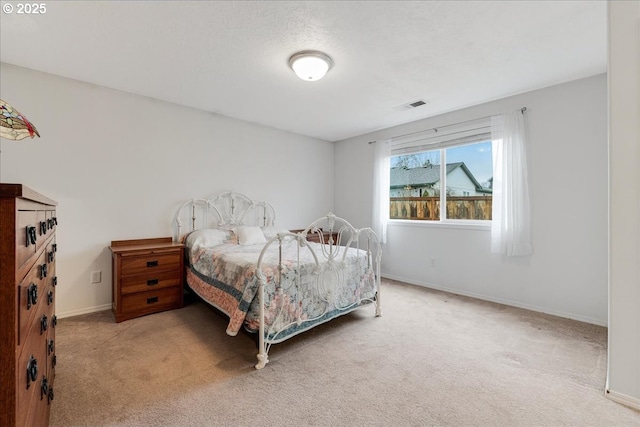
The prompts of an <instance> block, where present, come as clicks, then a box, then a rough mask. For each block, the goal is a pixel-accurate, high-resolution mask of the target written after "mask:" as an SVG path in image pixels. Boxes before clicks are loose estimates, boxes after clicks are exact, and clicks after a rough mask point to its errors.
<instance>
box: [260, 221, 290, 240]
mask: <svg viewBox="0 0 640 427" xmlns="http://www.w3.org/2000/svg"><path fill="white" fill-rule="evenodd" d="M262 232H263V233H264V238H265V239H267V240H270V239H272V238H274V237H276V234H278V233H288V232H289V230H287V229H286V228H282V227H276V226H275V225H269V226H266V227H262Z"/></svg>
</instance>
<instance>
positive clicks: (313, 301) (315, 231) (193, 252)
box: [174, 192, 381, 369]
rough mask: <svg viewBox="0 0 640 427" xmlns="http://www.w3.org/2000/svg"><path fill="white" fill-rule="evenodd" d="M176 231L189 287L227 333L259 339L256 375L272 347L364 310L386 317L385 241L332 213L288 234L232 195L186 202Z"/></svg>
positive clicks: (266, 212) (268, 210)
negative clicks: (221, 318)
mask: <svg viewBox="0 0 640 427" xmlns="http://www.w3.org/2000/svg"><path fill="white" fill-rule="evenodd" d="M185 223H186V224H188V225H185ZM174 226H175V236H174V238H175V240H178V241H183V242H184V243H185V247H186V249H185V269H186V272H185V276H186V284H187V286H188V287H189V288H190V289H191V291H193V292H194V293H195V294H196V295H198V296H199V297H200V298H201V299H202V300H203V301H205V302H206V303H208V304H210V305H211V306H213V307H215V308H216V309H218V310H219V311H221V312H223V313H224V314H226V315H227V316H228V318H229V323H228V325H227V330H226V332H227V334H228V335H231V336H235V335H236V334H237V333H238V332H239V331H240V330H241V329H244V330H246V331H248V332H250V333H255V334H257V340H256V341H257V343H258V356H257V357H258V363H257V364H256V365H255V367H256V369H262V368H263V367H264V366H265V365H266V364H267V363H268V362H269V359H268V353H269V350H270V348H271V346H272V345H273V344H277V343H280V342H282V341H284V340H286V339H288V338H291V337H293V336H295V335H297V334H299V333H302V332H304V331H307V330H309V329H311V328H313V327H315V326H317V325H320V324H322V323H325V322H328V321H330V320H331V319H334V318H336V317H338V316H342V315H344V314H347V313H349V312H351V311H353V310H356V309H358V308H360V307H361V306H365V305H371V306H373V307H375V316H377V317H378V316H380V315H381V310H380V257H381V250H380V242H379V240H378V237H377V236H376V234H375V233H374V232H373V230H371V229H370V228H361V229H356V228H354V227H353V226H352V225H351V224H350V223H349V222H348V221H346V220H345V219H343V218H340V217H337V216H335V215H334V214H332V213H329V214H327V215H326V216H324V217H322V218H319V219H317V220H316V221H313V222H312V223H311V224H310V225H309V226H308V227H307V228H306V229H304V230H303V231H301V232H298V233H294V232H290V231H288V230H286V229H284V228H281V227H278V226H277V225H276V221H275V211H274V209H273V207H272V206H271V205H270V204H269V203H267V202H254V201H253V200H251V199H250V198H249V197H247V196H246V195H244V194H241V193H234V192H226V193H222V194H219V195H216V196H214V197H211V198H206V199H191V200H188V201H186V202H185V203H183V204H182V205H181V206H180V207H179V209H178V210H177V212H176V214H175V217H174ZM311 240H314V241H311Z"/></svg>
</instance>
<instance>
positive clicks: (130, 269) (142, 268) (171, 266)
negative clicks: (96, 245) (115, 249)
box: [122, 251, 182, 277]
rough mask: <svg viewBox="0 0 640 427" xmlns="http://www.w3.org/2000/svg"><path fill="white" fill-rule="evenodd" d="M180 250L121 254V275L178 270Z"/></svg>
mask: <svg viewBox="0 0 640 427" xmlns="http://www.w3.org/2000/svg"><path fill="white" fill-rule="evenodd" d="M181 253H182V252H181V251H172V252H158V253H152V254H144V255H138V256H122V277H125V276H140V275H145V274H154V273H156V272H160V271H167V270H179V269H180V265H181Z"/></svg>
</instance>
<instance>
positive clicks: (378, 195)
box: [372, 140, 391, 243]
mask: <svg viewBox="0 0 640 427" xmlns="http://www.w3.org/2000/svg"><path fill="white" fill-rule="evenodd" d="M375 145H376V151H375V159H374V163H373V221H372V224H373V227H372V228H373V231H375V233H376V234H377V235H378V238H379V239H380V241H381V242H382V243H387V223H388V222H389V185H390V184H389V176H390V165H391V140H383V141H376V143H375Z"/></svg>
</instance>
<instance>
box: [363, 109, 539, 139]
mask: <svg viewBox="0 0 640 427" xmlns="http://www.w3.org/2000/svg"><path fill="white" fill-rule="evenodd" d="M525 111H527V107H522V108H521V109H520V112H521V113H522V114H524V112H525ZM489 118H491V116H485V117H479V118H477V119H470V120H464V121H462V122H457V123H450V124H448V125H443V126H438V127H437V128H431V129H425V130H419V131H416V132H410V133H405V134H403V135H396V136H392V137H391V139H394V138H404V137H405V136H411V135H415V134H417V133H422V132H426V131H429V130H432V131H434V132H438V129H442V128H446V127H451V126H456V125H460V124H463V123H469V122H475V121H476V120H484V119H489ZM385 139H386V138H385ZM375 143H376V141H369V145H371V144H375Z"/></svg>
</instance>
